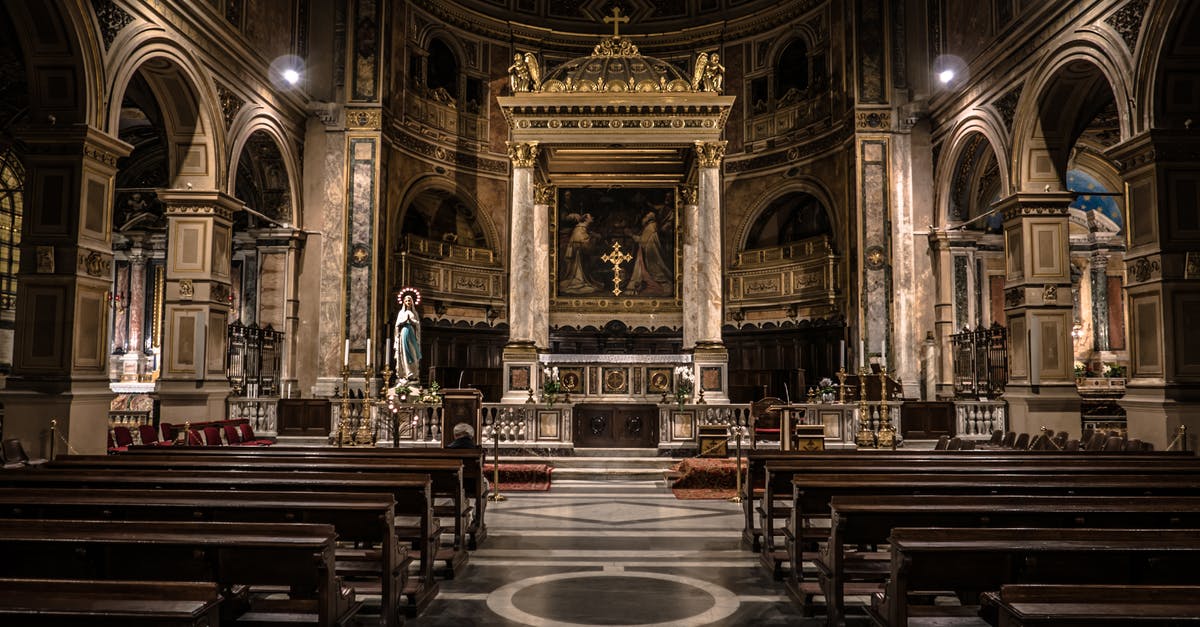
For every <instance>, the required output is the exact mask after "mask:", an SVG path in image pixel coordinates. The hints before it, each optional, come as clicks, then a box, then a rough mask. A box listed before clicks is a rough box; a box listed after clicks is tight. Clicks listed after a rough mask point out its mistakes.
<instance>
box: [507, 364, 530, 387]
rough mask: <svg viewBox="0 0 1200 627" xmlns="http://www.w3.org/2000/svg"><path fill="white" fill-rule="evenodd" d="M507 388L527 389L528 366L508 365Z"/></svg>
mask: <svg viewBox="0 0 1200 627" xmlns="http://www.w3.org/2000/svg"><path fill="white" fill-rule="evenodd" d="M508 389H510V390H528V389H529V366H509V368H508Z"/></svg>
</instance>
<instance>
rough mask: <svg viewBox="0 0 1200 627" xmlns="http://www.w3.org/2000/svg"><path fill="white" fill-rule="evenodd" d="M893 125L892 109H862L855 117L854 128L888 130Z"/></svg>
mask: <svg viewBox="0 0 1200 627" xmlns="http://www.w3.org/2000/svg"><path fill="white" fill-rule="evenodd" d="M891 127H892V114H891V112H890V111H860V112H859V113H858V115H857V116H856V117H855V124H854V128H856V129H858V130H872V131H886V130H888V129H890V128H891Z"/></svg>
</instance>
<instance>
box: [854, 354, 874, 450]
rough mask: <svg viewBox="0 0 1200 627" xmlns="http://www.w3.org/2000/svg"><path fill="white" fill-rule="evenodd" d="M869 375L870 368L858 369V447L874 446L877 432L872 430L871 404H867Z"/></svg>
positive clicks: (855, 439) (856, 439)
mask: <svg viewBox="0 0 1200 627" xmlns="http://www.w3.org/2000/svg"><path fill="white" fill-rule="evenodd" d="M867 375H868V370H867V369H866V368H865V367H864V368H860V369H859V371H858V433H856V434H855V435H854V443H855V444H857V445H858V448H874V447H875V434H874V433H873V432H872V431H871V406H870V405H868V404H867Z"/></svg>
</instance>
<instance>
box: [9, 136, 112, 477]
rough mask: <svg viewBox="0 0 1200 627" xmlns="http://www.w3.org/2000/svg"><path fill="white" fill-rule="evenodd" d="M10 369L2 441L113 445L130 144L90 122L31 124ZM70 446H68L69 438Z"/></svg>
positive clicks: (99, 448)
mask: <svg viewBox="0 0 1200 627" xmlns="http://www.w3.org/2000/svg"><path fill="white" fill-rule="evenodd" d="M20 139H21V140H22V142H23V143H24V145H25V156H24V159H23V162H24V165H25V174H26V178H25V203H24V206H25V215H24V219H23V220H22V225H21V252H22V263H21V268H20V273H19V274H18V286H17V290H18V293H17V299H16V306H17V311H16V316H15V320H14V326H15V328H14V346H13V367H12V373H11V374H10V375H9V376H8V377H7V379H6V381H5V389H4V390H3V391H0V402H2V403H3V405H4V437H5V438H17V439H19V440H21V443H22V445H23V446H24V448H25V450H26V452H28V453H29V454H30V456H32V457H43V456H45V455H48V454H49V452H50V442H51V438H50V421H51V420H52V419H54V420H57V435H56V438H55V439H56V445H55V452H56V453H64V452H66V449H67V445H69V446H70V448H71V449H73V450H74V451H77V452H79V453H84V454H88V453H91V454H96V453H103V452H104V450H105V448H106V439H105V432H106V431H107V429H108V406H109V402H110V401H111V400H112V397H113V394H112V392H111V390H109V388H108V385H109V371H108V365H109V362H108V353H109V351H108V350H107V349H108V347H109V335H108V331H109V324H110V321H109V315H110V313H111V311H112V308H111V306H110V305H109V302H108V299H107V298H106V295H107V294H109V293H110V291H111V290H112V283H113V253H112V206H113V179H114V175H115V174H116V170H117V160H118V159H119V158H121V157H124V156H126V155H128V154H129V152H130V150H131V146H129V145H128V144H126V143H124V142H122V141H120V140H118V139H116V138H114V137H111V136H109V135H107V134H105V133H103V132H102V131H100V130H97V129H94V128H91V127H88V126H85V125H64V126H55V125H54V123H53V122H52V121H51V122H50V123H49V125H45V123H44V122H33V121H31V122H30V124H29V125H28V126H25V127H24V128H23V129H21V131H20ZM64 440H65V443H66V445H64V442H63V441H64Z"/></svg>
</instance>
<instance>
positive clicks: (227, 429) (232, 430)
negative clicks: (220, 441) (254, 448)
mask: <svg viewBox="0 0 1200 627" xmlns="http://www.w3.org/2000/svg"><path fill="white" fill-rule="evenodd" d="M221 431H222V432H223V433H224V434H225V443H226V444H228V445H229V446H237V445H238V444H241V443H242V434H241V433H240V432H238V430H237V427H235V426H233V425H231V424H226V425H222V426H221Z"/></svg>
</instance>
